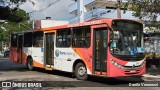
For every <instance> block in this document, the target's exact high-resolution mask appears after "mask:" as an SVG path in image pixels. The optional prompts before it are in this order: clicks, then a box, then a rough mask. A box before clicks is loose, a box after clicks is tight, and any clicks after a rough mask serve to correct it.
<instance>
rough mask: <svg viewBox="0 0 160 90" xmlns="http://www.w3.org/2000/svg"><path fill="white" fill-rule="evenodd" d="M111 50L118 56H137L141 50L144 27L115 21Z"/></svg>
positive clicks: (133, 23) (129, 22)
mask: <svg viewBox="0 0 160 90" xmlns="http://www.w3.org/2000/svg"><path fill="white" fill-rule="evenodd" d="M112 27H113V30H114V31H111V34H110V35H111V38H110V42H111V45H110V48H111V49H110V50H111V53H112V54H117V55H136V54H138V53H139V52H140V50H139V49H141V35H142V34H141V32H142V30H143V29H142V25H141V24H138V23H135V22H133V21H132V22H131V21H114V22H113V25H112Z"/></svg>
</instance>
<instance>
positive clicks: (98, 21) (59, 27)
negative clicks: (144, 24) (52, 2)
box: [34, 18, 140, 31]
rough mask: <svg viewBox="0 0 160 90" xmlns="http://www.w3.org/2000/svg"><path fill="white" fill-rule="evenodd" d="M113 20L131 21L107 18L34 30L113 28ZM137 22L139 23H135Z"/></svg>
mask: <svg viewBox="0 0 160 90" xmlns="http://www.w3.org/2000/svg"><path fill="white" fill-rule="evenodd" d="M113 20H130V19H113V18H105V19H97V20H89V21H85V22H81V23H75V24H66V25H60V26H53V27H48V28H41V29H34V30H35V31H48V30H54V29H63V28H71V27H79V26H89V25H98V24H106V23H107V24H108V25H109V26H111V24H112V21H113ZM131 21H135V20H131ZM135 22H137V23H138V21H135ZM139 23H140V22H139Z"/></svg>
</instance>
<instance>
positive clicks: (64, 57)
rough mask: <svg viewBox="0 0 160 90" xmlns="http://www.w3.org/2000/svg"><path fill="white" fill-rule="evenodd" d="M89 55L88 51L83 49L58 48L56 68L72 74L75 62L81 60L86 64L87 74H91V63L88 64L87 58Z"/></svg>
mask: <svg viewBox="0 0 160 90" xmlns="http://www.w3.org/2000/svg"><path fill="white" fill-rule="evenodd" d="M87 50H88V49H87ZM87 54H88V53H87V51H86V50H85V49H83V48H82V49H76V48H56V49H55V62H54V65H55V66H54V68H55V69H58V70H62V71H67V72H72V70H73V64H74V62H75V61H76V60H78V59H80V60H82V61H83V62H84V63H85V65H86V68H87V73H88V74H91V62H90V63H88V61H87V60H88V59H87V56H86V57H85V55H87ZM89 61H91V60H89Z"/></svg>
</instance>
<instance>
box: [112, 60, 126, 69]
mask: <svg viewBox="0 0 160 90" xmlns="http://www.w3.org/2000/svg"><path fill="white" fill-rule="evenodd" d="M111 63H112V64H113V65H114V66H116V67H118V68H121V69H123V66H122V65H120V64H118V63H117V62H116V61H114V60H113V59H111Z"/></svg>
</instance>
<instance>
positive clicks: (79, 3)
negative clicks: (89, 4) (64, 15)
mask: <svg viewBox="0 0 160 90" xmlns="http://www.w3.org/2000/svg"><path fill="white" fill-rule="evenodd" d="M75 1H77V13H78V18H79V22H83V21H84V1H83V0H75Z"/></svg>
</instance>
